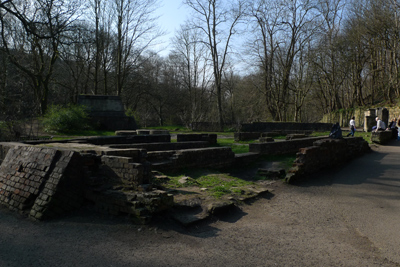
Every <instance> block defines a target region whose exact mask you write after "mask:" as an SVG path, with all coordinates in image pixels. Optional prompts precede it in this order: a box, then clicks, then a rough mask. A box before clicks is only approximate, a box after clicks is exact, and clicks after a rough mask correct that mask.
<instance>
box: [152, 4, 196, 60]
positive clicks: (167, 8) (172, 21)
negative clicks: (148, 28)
mask: <svg viewBox="0 0 400 267" xmlns="http://www.w3.org/2000/svg"><path fill="white" fill-rule="evenodd" d="M160 3H161V6H160V7H159V8H158V9H157V13H156V14H157V15H158V16H160V18H159V24H160V26H161V27H162V29H163V30H165V31H166V32H167V34H166V35H165V36H164V37H163V38H162V41H163V45H162V46H163V47H166V46H169V41H170V39H171V38H172V37H173V36H174V35H175V31H176V30H178V29H179V25H181V24H182V23H183V22H184V21H185V19H186V18H188V15H189V12H188V8H187V7H186V6H184V5H182V0H161V1H160ZM170 49H171V48H170V47H167V48H166V49H165V50H164V51H162V52H161V53H160V54H161V55H162V56H165V55H167V54H168V51H169V50H170Z"/></svg>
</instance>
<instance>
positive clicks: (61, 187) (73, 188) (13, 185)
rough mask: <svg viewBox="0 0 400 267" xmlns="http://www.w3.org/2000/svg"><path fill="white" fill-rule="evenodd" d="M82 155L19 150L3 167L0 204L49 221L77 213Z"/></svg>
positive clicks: (35, 149)
mask: <svg viewBox="0 0 400 267" xmlns="http://www.w3.org/2000/svg"><path fill="white" fill-rule="evenodd" d="M79 157H80V156H79V153H75V152H73V151H59V150H54V149H48V148H36V147H30V146H21V147H19V146H16V147H14V148H12V149H10V150H9V151H8V153H7V155H6V157H5V158H4V161H3V162H2V164H1V166H0V204H2V205H4V206H7V207H8V208H9V209H10V210H13V211H19V212H21V213H26V214H28V215H29V216H30V217H31V218H33V219H39V220H41V219H46V218H51V217H55V216H57V215H61V214H64V213H65V212H67V211H71V210H74V209H76V208H78V207H80V205H81V204H82V202H83V191H82V189H83V186H82V184H83V181H82V179H81V177H82V175H81V170H82V168H80V165H79Z"/></svg>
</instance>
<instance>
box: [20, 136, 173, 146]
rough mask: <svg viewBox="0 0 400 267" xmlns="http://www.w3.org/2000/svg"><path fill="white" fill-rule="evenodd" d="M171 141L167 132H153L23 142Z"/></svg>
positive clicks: (27, 142) (94, 143)
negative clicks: (150, 133)
mask: <svg viewBox="0 0 400 267" xmlns="http://www.w3.org/2000/svg"><path fill="white" fill-rule="evenodd" d="M160 142H171V135H169V134H153V135H130V136H102V137H89V138H77V139H68V140H57V141H52V140H48V141H46V140H41V141H26V142H24V143H25V144H30V145H37V144H51V143H77V144H92V145H98V146H103V145H110V144H134V143H160Z"/></svg>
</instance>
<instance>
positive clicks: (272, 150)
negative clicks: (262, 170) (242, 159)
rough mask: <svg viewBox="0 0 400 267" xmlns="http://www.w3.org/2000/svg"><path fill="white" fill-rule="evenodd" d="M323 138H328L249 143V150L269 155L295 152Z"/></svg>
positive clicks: (324, 137)
mask: <svg viewBox="0 0 400 267" xmlns="http://www.w3.org/2000/svg"><path fill="white" fill-rule="evenodd" d="M321 139H327V137H326V136H322V137H309V138H302V139H294V140H287V141H279V142H267V143H252V144H249V151H250V152H252V153H258V154H261V155H268V156H274V155H284V154H295V153H297V152H298V151H299V149H300V148H303V147H308V146H312V144H313V143H314V142H315V141H317V140H321Z"/></svg>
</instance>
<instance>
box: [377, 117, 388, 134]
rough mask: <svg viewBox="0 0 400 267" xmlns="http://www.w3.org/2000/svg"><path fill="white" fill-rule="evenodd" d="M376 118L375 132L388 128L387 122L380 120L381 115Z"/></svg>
mask: <svg viewBox="0 0 400 267" xmlns="http://www.w3.org/2000/svg"><path fill="white" fill-rule="evenodd" d="M375 120H376V130H375V132H377V131H384V130H385V129H386V125H385V123H384V122H383V121H382V120H380V119H379V117H376V118H375Z"/></svg>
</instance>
